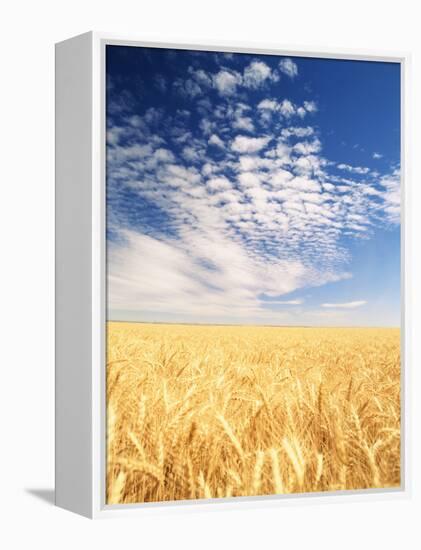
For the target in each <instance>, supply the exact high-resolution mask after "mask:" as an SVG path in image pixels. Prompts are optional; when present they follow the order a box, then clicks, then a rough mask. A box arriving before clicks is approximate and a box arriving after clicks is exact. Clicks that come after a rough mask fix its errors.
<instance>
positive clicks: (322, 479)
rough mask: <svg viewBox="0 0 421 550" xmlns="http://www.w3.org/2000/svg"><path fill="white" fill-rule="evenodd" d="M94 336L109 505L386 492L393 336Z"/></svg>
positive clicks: (250, 331)
mask: <svg viewBox="0 0 421 550" xmlns="http://www.w3.org/2000/svg"><path fill="white" fill-rule="evenodd" d="M107 331H108V334H107V502H108V503H109V504H115V503H140V502H157V501H174V500H185V499H200V498H218V497H232V496H251V495H270V494H276V493H278V494H279V493H299V492H312V491H336V490H346V489H364V488H386V487H397V486H399V484H400V344H399V339H400V334H399V329H371V328H355V329H354V328H278V327H238V326H199V325H190V326H189V325H163V324H140V323H117V322H109V323H108V328H107Z"/></svg>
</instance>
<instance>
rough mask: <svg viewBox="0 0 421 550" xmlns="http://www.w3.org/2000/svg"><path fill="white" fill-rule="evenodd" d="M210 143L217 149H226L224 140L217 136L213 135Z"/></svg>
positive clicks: (209, 140)
mask: <svg viewBox="0 0 421 550" xmlns="http://www.w3.org/2000/svg"><path fill="white" fill-rule="evenodd" d="M208 143H209V144H210V145H215V146H216V147H220V148H221V149H224V148H225V145H224V142H223V141H222V139H221V138H220V137H219V136H217V135H216V134H212V135H211V137H210V138H209V139H208Z"/></svg>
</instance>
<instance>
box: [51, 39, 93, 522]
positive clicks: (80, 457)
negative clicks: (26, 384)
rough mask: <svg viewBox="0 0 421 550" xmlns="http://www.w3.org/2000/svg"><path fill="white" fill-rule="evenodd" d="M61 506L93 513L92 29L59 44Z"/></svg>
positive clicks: (58, 490)
mask: <svg viewBox="0 0 421 550" xmlns="http://www.w3.org/2000/svg"><path fill="white" fill-rule="evenodd" d="M55 69H56V73H55V74H56V76H55V86H56V153H55V155H56V366H55V373H56V387H55V391H56V405H55V407H56V409H55V411H56V428H55V435H56V451H55V452H56V457H55V458H56V473H55V476H56V478H55V495H56V505H57V506H60V507H62V508H66V509H68V510H71V511H73V512H76V513H79V514H82V515H84V516H88V517H92V341H91V339H92V335H91V323H92V308H91V305H92V287H91V275H92V256H91V254H92V244H91V243H92V238H91V237H92V34H91V33H87V34H84V35H81V36H79V37H76V38H74V39H70V40H67V41H65V42H61V43H60V44H57V45H56V67H55Z"/></svg>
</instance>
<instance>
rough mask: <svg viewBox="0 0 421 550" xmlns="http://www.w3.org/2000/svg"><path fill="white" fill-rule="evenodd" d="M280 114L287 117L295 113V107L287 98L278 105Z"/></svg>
mask: <svg viewBox="0 0 421 550" xmlns="http://www.w3.org/2000/svg"><path fill="white" fill-rule="evenodd" d="M278 109H279V112H280V113H281V115H282V116H284V117H286V118H289V117H291V116H292V115H294V114H295V113H296V110H295V107H294V105H293V103H292V102H291V101H289V99H284V100H283V101H282V102H281V103H280V104H279V106H278Z"/></svg>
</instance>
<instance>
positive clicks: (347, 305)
mask: <svg viewBox="0 0 421 550" xmlns="http://www.w3.org/2000/svg"><path fill="white" fill-rule="evenodd" d="M366 303H367V302H366V300H356V301H355V302H344V303H341V304H329V303H328V304H322V307H327V308H338V309H354V308H356V307H361V306H364V305H365V304H366Z"/></svg>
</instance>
